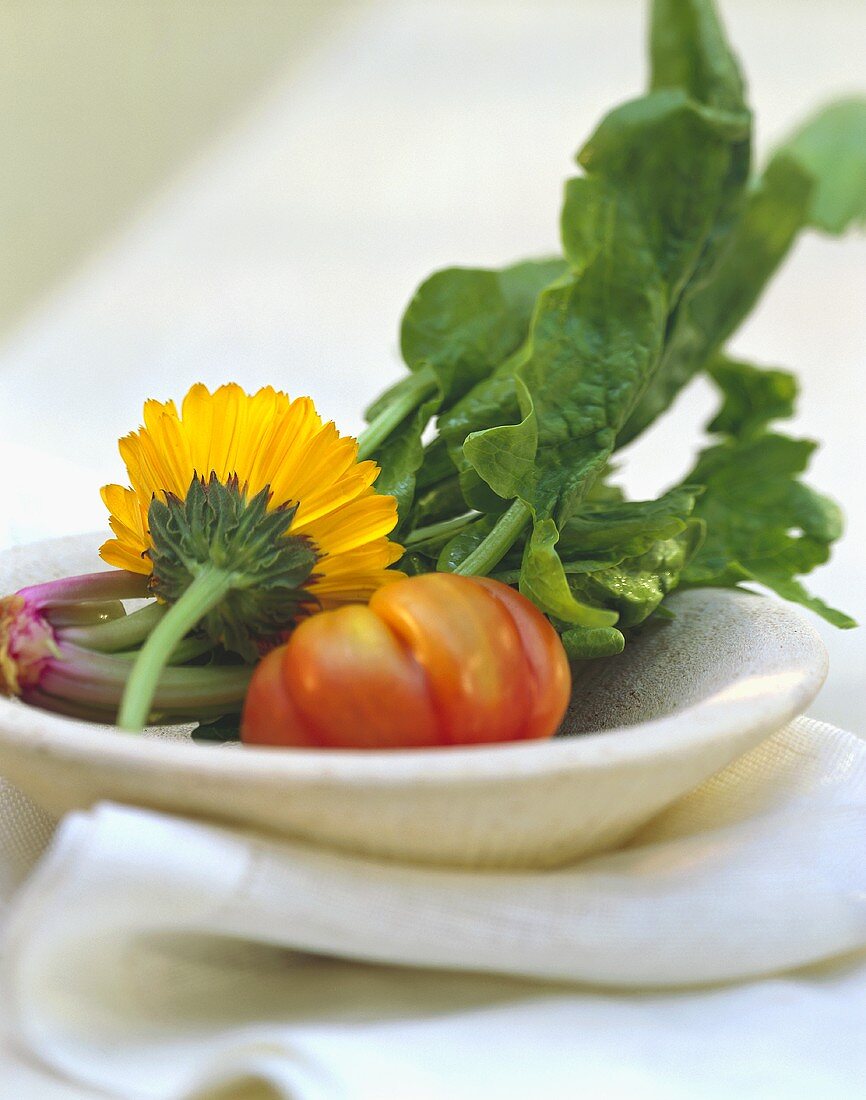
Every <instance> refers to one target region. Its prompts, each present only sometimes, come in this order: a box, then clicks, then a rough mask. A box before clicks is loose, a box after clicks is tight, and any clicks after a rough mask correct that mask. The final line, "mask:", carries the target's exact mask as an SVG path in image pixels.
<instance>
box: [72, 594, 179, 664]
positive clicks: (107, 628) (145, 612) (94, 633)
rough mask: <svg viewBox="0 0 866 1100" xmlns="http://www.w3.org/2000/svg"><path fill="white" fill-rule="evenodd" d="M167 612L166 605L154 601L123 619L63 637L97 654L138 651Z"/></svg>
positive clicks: (73, 628) (82, 629)
mask: <svg viewBox="0 0 866 1100" xmlns="http://www.w3.org/2000/svg"><path fill="white" fill-rule="evenodd" d="M167 611H168V608H167V607H166V605H165V604H160V603H156V601H154V602H153V603H150V604H148V605H147V607H142V608H141V609H140V610H139V611H133V613H132V614H131V615H126V616H125V617H124V618H122V619H115V620H113V621H112V622H109V623H98V624H95V625H93V626H80V627H72V628H70V629H68V630H64V631H63V637H64V639H65V640H67V641H70V642H72V643H74V644H75V645H78V646H83V647H84V648H85V649H95V650H96V651H97V652H98V653H118V652H120V651H121V650H124V649H135V647H136V646H138V645H141V643H142V642H143V641H144V640H145V638H147V636H148V635H149V634H150V633H151V631H152V630H153V629H154V627H156V625H157V623H159V622H160V620H161V619H162V618H163V617H164V616H165V614H166V612H167Z"/></svg>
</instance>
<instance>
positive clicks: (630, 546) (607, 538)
mask: <svg viewBox="0 0 866 1100" xmlns="http://www.w3.org/2000/svg"><path fill="white" fill-rule="evenodd" d="M699 492H700V490H696V489H694V488H692V487H690V486H683V487H678V488H676V489H672V490H671V491H670V492H668V493H665V495H664V496H662V497H659V499H658V500H634V501H623V502H621V503H620V502H612V503H610V504H584V505H583V506H582V507H581V508H580V509H579V511H578V512H576V513H575V514H574V515H573V516H572V517H571V519H569V521H568V523H567V524H566V525H565V526H564V528H563V530H562V536H561V538H560V541H559V552H560V555H561V557H562V558H563V561H565V562H566V563H567V564H566V570H567V571H568V570H571V571H572V572H575V571H577V570H576V564H575V563H577V562H578V561H580V560H583V559H591V560H592V561H594V562H607V563H609V564H616V563H618V562H621V561H623V560H624V559H625V558H633V557H636V556H639V555H641V554H644V553H645V552H646V551H648V550H649V549H650V548H651V547H652V546H653V545H654V544H655V543H656V542H658V541H659V540H665V539H670V538H674V537H675V536H676V535H679V534H680V533H681V532H682V531H684V530H685V529H686V526H687V520H688V517H689V516H690V515H691V513H692V511H693V509H694V506H695V500H696V498H697V496H698V495H699Z"/></svg>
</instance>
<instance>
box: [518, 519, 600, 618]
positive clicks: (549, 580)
mask: <svg viewBox="0 0 866 1100" xmlns="http://www.w3.org/2000/svg"><path fill="white" fill-rule="evenodd" d="M558 538H559V532H558V531H557V529H556V524H555V523H554V522H553V520H551V519H546V520H541V521H539V522H537V523H536V524H535V525H534V527H533V530H532V533H531V535H530V536H529V541H528V542H527V544H526V550H525V552H524V559H523V567H522V569H521V571H520V591H521V592H522V593H523V595H524V596H527V597H528V598H529V599H530V600H532V601H533V603H535V604H537V605H538V606H539V607H540V608H542V609H543V610H544V611H546V612H547V614H549V615H553V616H554V617H555V618H557V619H560V620H561V621H562V622H565V623H576V624H577V625H578V626H585V627H608V626H613V624H614V623H615V622H616V620H617V615H616V612H611V611H606V610H604V608H601V607H594V606H591V605H590V604H589V603H587V602H584V601H582V600H578V599H576V598H575V596H574V593H573V592H572V589H571V587H570V586H569V583H568V578H567V577H566V575H565V571H564V569H563V567H562V562H561V560H560V558H559V555H558V554H557V552H556V543H557V540H558Z"/></svg>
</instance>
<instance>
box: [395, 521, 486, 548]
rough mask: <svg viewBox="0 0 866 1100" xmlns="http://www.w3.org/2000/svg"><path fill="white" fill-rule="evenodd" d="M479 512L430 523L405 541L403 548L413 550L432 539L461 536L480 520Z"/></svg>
mask: <svg viewBox="0 0 866 1100" xmlns="http://www.w3.org/2000/svg"><path fill="white" fill-rule="evenodd" d="M479 515H480V513H479V512H467V513H466V515H464V516H456V517H455V518H454V519H443V520H442V522H441V523H428V524H427V526H426V527H416V528H415V530H414V531H411V532H410V533H409V534H408V535H407V536H406V537H405V538H404V539H402V543H403V546H404V547H405V548H406V549H407V550H411V549H412V548H413V547H415V546H419V545H420V544H421V543H422V542H430V541H431V539H441V538H450V537H451V535H457V534H459V533H460V532H461V531H462V530H463V528H464V527H465V526H466V525H467V524H469V523H472V521H473V520H476V519H478V516H479Z"/></svg>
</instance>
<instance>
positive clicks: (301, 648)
mask: <svg viewBox="0 0 866 1100" xmlns="http://www.w3.org/2000/svg"><path fill="white" fill-rule="evenodd" d="M570 691H571V674H570V671H569V667H568V661H567V659H566V656H565V651H564V649H563V648H562V644H561V642H560V640H559V637H558V635H557V633H556V631H555V630H554V629H553V627H552V626H551V625H550V623H549V622H548V621H547V619H545V617H544V616H543V615H542V614H541V612H540V611H539V610H538V609H537V608H536V607H535V605H534V604H532V603H530V601H529V600H527V599H526V598H525V597H523V596H521V595H520V594H519V593H518V592H515V591H514V589H512V588H509V587H508V586H507V585H505V584H501V583H500V582H499V581H493V580H489V579H487V578H482V577H461V576H455V575H454V574H451V573H427V574H424V575H422V576H418V577H407V578H405V579H402V580H399V581H395V582H394V583H393V584H388V585H385V586H384V587H382V588H380V589H379V590H378V591H377V592H376V593H375V594H374V595H373V597H372V599H371V600H370V603H369V604H368V605H366V606H364V605H361V604H352V605H349V606H346V607H342V608H339V609H338V610H336V611H323V612H321V613H320V614H318V615H313V616H311V617H310V618H309V619H305V620H304V621H303V622H302V623H300V625H299V626H298V627H297V628H296V629H295V631H294V632H293V634H292V635H291V637H290V638H289V641H288V642H287V643H286V644H285V645H283V646H281V647H280V648H279V649H275V650H273V652H271V653H269V654H268V656H267V657H265V659H264V660H263V661H262V662H261V664H260V665H259V666H258V668H257V669H256V671H255V672H254V674H253V678H252V681H251V683H250V687H249V693H248V695H247V699H246V703H245V705H244V712H243V718H242V722H241V737H242V739H243V740H244V741H245V742H246V743H247V744H255V745H287V746H288V745H292V746H301V747H309V748H326V747H327V748H343V749H385V748H421V747H425V746H432V745H464V744H479V743H482V742H493V741H518V740H529V739H530V738H538V737H550V736H551V735H552V734H553V733H554V732H555V731H556V729H557V727H558V726H559V723H560V722H561V721H562V716H563V714H564V713H565V708H566V705H567V703H568V698H569V694H570Z"/></svg>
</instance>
